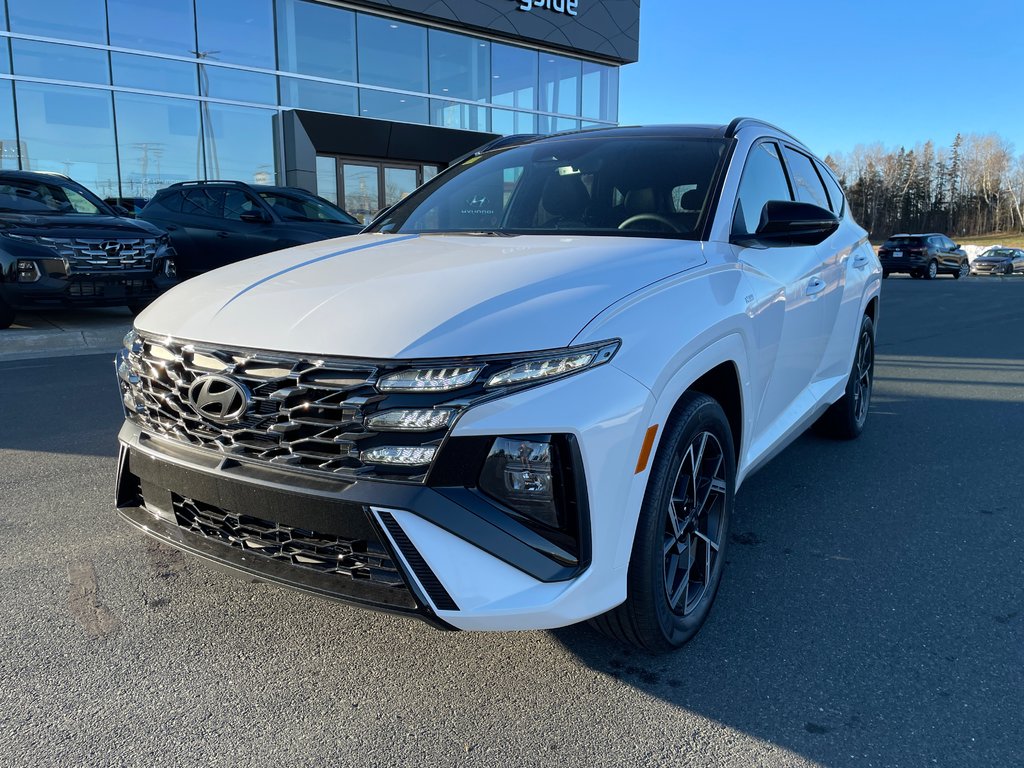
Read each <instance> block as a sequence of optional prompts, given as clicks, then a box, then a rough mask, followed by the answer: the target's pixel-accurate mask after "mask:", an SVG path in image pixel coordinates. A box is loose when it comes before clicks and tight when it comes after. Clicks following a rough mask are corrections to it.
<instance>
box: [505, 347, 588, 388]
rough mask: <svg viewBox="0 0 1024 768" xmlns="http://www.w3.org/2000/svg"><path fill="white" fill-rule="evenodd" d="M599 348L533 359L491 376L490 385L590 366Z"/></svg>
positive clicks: (546, 376)
mask: <svg viewBox="0 0 1024 768" xmlns="http://www.w3.org/2000/svg"><path fill="white" fill-rule="evenodd" d="M597 356H598V350H591V351H588V352H577V353H575V354H572V355H562V356H560V357H549V358H547V359H546V360H531V361H529V362H526V363H520V364H519V365H517V366H515V367H513V368H508V369H507V370H504V371H501V372H500V373H496V374H494V375H493V376H491V378H490V379H488V381H487V386H488V387H507V386H511V385H514V384H522V383H524V382H527V381H537V380H538V379H548V378H551V377H552V376H561V375H563V374H566V373H572V372H573V371H578V370H581V369H583V368H587V367H589V366H590V365H591V364H592V363H593V362H594V360H596V359H597Z"/></svg>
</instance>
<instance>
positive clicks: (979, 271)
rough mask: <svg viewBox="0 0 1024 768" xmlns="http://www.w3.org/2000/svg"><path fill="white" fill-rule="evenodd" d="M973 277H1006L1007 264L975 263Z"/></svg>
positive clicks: (972, 267) (972, 269)
mask: <svg viewBox="0 0 1024 768" xmlns="http://www.w3.org/2000/svg"><path fill="white" fill-rule="evenodd" d="M971 274H972V275H1005V274H1007V271H1006V264H979V263H978V262H974V263H973V264H971Z"/></svg>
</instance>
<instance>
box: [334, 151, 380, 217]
mask: <svg viewBox="0 0 1024 768" xmlns="http://www.w3.org/2000/svg"><path fill="white" fill-rule="evenodd" d="M379 174H380V169H379V168H377V166H369V165H355V164H349V163H346V164H345V165H344V166H342V179H343V182H344V184H345V205H344V206H343V207H344V208H345V210H346V211H348V213H349V215H350V216H355V218H356V219H357V220H358V221H359V222H360V223H361V224H367V223H369V221H370V219H372V218H373V217H374V216H375V215H376V213H377V211H379V210H380V208H381V204H380V176H379Z"/></svg>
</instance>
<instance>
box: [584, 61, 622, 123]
mask: <svg viewBox="0 0 1024 768" xmlns="http://www.w3.org/2000/svg"><path fill="white" fill-rule="evenodd" d="M582 115H583V117H592V118H594V119H595V120H608V121H611V122H616V121H618V119H619V70H618V68H617V67H608V66H605V65H604V64H595V63H593V62H591V61H585V62H583V112H582Z"/></svg>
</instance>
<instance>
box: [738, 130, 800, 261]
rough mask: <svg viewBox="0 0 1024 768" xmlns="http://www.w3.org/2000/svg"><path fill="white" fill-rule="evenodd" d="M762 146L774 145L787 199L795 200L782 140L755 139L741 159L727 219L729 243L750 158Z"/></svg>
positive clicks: (775, 138) (772, 138)
mask: <svg viewBox="0 0 1024 768" xmlns="http://www.w3.org/2000/svg"><path fill="white" fill-rule="evenodd" d="M762 144H774V145H775V151H776V154H777V156H778V157H777V159H778V161H779V165H780V166H782V176H783V178H785V179H786V187H787V188H788V189H789V199H790V202H793V201H795V200H796V194H795V193H794V191H793V181H792V179H791V178H790V176H789V166H788V165H786V158H785V156H784V154H783V152H782V147H781V144H782V139H779V138H777V137H775V136H761V137H759V138H757V139H755V140H754V141H753V142H752V143H751V144H750V149H749V150H747V156H746V157H745V158H743V170H742V171H740V178H739V182H737V184H736V199H735V200H734V201H733V205H732V215H731V216H730V217H729V233H730V234H729V239H730V241H731V240H732V238H733V237H734V235H733V234H732V230H733V227H734V226H735V224H736V212H737V210H738V209H739V206H740V191H741V190H742V189H743V179H744V178H745V177H746V174H747V168H749V167H750V158H751V156H752V155H753V154H754V150H755V149H757V148H758V147H760V146H761V145H762ZM752 236H753V233H751V234H748V235H747V237H748V238H749V237H752Z"/></svg>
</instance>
